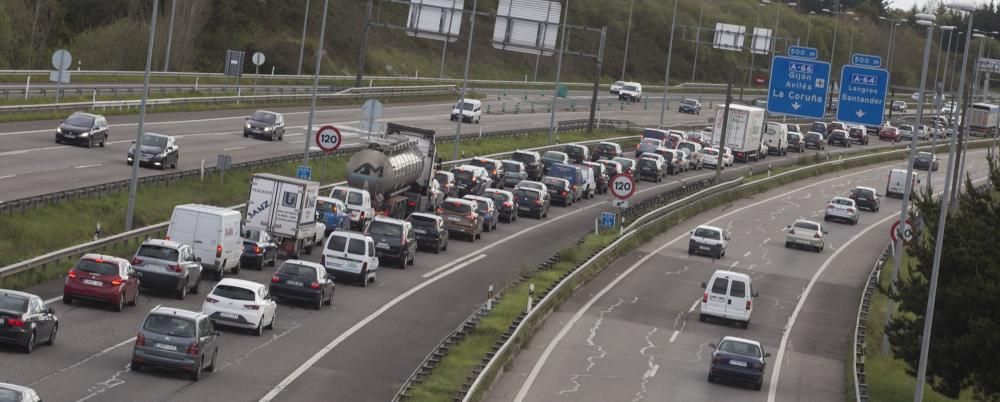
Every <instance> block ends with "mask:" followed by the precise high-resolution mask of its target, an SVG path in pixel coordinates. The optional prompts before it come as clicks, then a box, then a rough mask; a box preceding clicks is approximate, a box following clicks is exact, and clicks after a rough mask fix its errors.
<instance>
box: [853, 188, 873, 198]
mask: <svg viewBox="0 0 1000 402" xmlns="http://www.w3.org/2000/svg"><path fill="white" fill-rule="evenodd" d="M851 192H852V193H854V195H859V196H863V197H871V196H874V195H875V194H873V191H871V190H869V189H866V188H856V189H853V190H851Z"/></svg>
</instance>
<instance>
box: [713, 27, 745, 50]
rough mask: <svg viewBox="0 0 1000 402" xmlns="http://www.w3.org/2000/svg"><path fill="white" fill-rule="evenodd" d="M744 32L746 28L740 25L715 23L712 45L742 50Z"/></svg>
mask: <svg viewBox="0 0 1000 402" xmlns="http://www.w3.org/2000/svg"><path fill="white" fill-rule="evenodd" d="M746 32H747V28H746V27H745V26H742V25H732V24H723V23H721V22H719V23H716V24H715V37H714V39H713V40H712V47H714V48H716V49H723V50H736V51H740V50H743V40H744V38H743V37H744V35H746Z"/></svg>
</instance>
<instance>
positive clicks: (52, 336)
mask: <svg viewBox="0 0 1000 402" xmlns="http://www.w3.org/2000/svg"><path fill="white" fill-rule="evenodd" d="M57 334H59V324H56V326H54V327H52V333H51V334H49V340H48V341H47V342H45V344H46V345H49V346H52V345H55V344H56V335H57Z"/></svg>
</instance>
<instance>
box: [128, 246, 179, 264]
mask: <svg viewBox="0 0 1000 402" xmlns="http://www.w3.org/2000/svg"><path fill="white" fill-rule="evenodd" d="M136 254H138V255H139V256H140V257H147V258H155V259H158V260H167V261H177V257H178V255H180V253H179V252H178V251H177V249H175V248H171V247H163V246H154V245H152V244H143V245H142V246H139V252H138V253H136Z"/></svg>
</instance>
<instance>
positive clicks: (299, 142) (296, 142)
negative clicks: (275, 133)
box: [288, 136, 306, 144]
mask: <svg viewBox="0 0 1000 402" xmlns="http://www.w3.org/2000/svg"><path fill="white" fill-rule="evenodd" d="M289 137H291V136H289ZM303 142H306V140H302V141H289V142H288V143H289V144H301V143H303Z"/></svg>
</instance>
